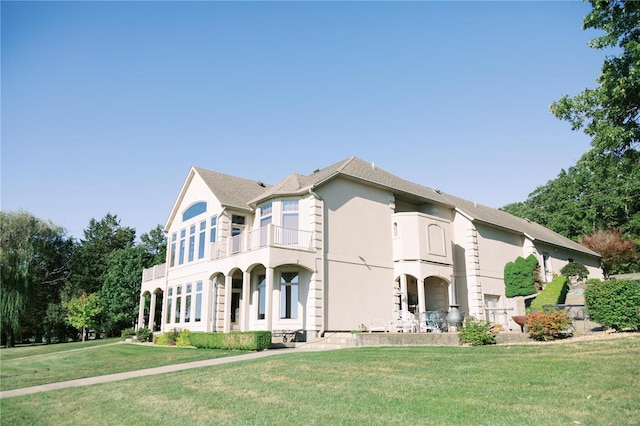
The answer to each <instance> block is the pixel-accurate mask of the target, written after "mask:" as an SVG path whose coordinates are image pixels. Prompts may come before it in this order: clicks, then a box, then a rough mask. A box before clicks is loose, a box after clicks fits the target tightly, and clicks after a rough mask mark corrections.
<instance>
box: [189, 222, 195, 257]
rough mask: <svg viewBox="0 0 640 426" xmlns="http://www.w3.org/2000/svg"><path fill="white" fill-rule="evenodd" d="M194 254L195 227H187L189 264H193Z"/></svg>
mask: <svg viewBox="0 0 640 426" xmlns="http://www.w3.org/2000/svg"><path fill="white" fill-rule="evenodd" d="M195 252H196V226H195V225H191V226H190V227H189V262H193V257H194V256H195Z"/></svg>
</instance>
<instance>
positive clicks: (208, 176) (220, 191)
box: [194, 167, 270, 210]
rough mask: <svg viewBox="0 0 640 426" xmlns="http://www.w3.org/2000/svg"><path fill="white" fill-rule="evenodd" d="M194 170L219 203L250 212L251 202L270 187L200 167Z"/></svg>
mask: <svg viewBox="0 0 640 426" xmlns="http://www.w3.org/2000/svg"><path fill="white" fill-rule="evenodd" d="M194 170H195V171H196V172H197V173H198V174H199V175H200V177H202V180H204V182H205V183H206V184H207V186H208V187H209V189H211V192H213V193H214V194H215V196H216V198H218V201H220V203H221V204H222V205H223V206H227V207H235V208H238V209H243V210H248V209H250V206H249V201H250V200H251V199H252V198H255V197H257V196H258V195H259V194H261V193H263V192H265V191H266V190H268V188H269V187H270V185H266V184H263V183H261V182H257V181H255V180H248V179H243V178H239V177H235V176H230V175H225V174H224V173H218V172H212V171H210V170H206V169H203V168H200V167H194Z"/></svg>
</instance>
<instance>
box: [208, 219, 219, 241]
mask: <svg viewBox="0 0 640 426" xmlns="http://www.w3.org/2000/svg"><path fill="white" fill-rule="evenodd" d="M217 224H218V217H217V216H214V217H212V218H211V234H210V235H211V236H210V237H209V241H210V242H212V243H215V242H216V225H217Z"/></svg>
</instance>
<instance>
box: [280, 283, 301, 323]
mask: <svg viewBox="0 0 640 426" xmlns="http://www.w3.org/2000/svg"><path fill="white" fill-rule="evenodd" d="M298 283H299V280H298V273H297V272H283V273H282V274H281V277H280V318H281V319H296V318H298Z"/></svg>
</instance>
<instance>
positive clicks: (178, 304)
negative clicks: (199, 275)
mask: <svg viewBox="0 0 640 426" xmlns="http://www.w3.org/2000/svg"><path fill="white" fill-rule="evenodd" d="M181 294H182V286H181V285H179V286H178V287H176V314H175V316H174V319H175V321H174V322H176V323H177V322H180V309H181V308H182V305H181V302H182V297H181V296H180V295H181Z"/></svg>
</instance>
